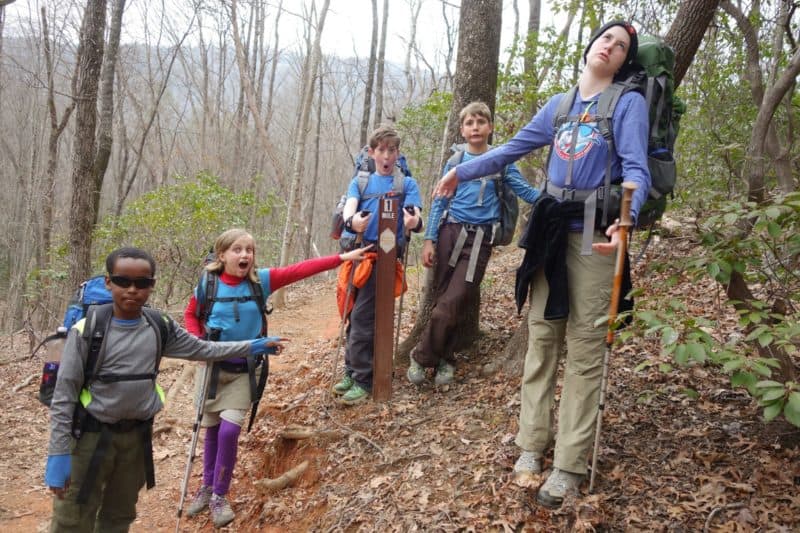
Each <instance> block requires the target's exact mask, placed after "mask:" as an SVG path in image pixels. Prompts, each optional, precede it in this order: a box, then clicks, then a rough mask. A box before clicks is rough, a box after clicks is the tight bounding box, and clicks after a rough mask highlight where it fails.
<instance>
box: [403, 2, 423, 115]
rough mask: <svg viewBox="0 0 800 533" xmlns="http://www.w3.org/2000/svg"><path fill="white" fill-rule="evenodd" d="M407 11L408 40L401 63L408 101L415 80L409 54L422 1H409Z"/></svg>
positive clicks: (412, 47) (414, 40) (415, 37)
mask: <svg viewBox="0 0 800 533" xmlns="http://www.w3.org/2000/svg"><path fill="white" fill-rule="evenodd" d="M409 9H410V11H411V19H410V21H409V31H408V40H407V41H406V55H405V61H404V62H403V73H404V74H405V76H406V94H407V96H408V98H409V99H410V98H411V96H412V95H413V94H414V81H415V78H414V76H413V74H412V72H411V54H412V52H413V51H414V49H415V48H416V43H417V20H419V12H420V9H422V0H409Z"/></svg>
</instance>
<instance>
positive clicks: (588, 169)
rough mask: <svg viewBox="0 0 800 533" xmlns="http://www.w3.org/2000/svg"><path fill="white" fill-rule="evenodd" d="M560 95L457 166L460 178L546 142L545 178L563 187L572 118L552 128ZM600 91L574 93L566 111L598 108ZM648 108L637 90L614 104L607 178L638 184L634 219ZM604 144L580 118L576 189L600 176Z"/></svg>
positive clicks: (642, 188) (642, 187) (643, 180)
mask: <svg viewBox="0 0 800 533" xmlns="http://www.w3.org/2000/svg"><path fill="white" fill-rule="evenodd" d="M563 97H564V94H557V95H555V96H553V97H552V98H550V100H549V101H548V102H547V103H546V104H545V106H544V107H543V108H542V109H541V110H540V111H539V112H538V113H536V115H535V116H534V117H533V119H532V120H531V121H530V122H529V123H528V124H527V125H526V126H525V127H523V128H522V129H521V130H520V131H519V132H517V134H516V135H515V136H514V137H513V138H512V139H511V140H509V141H508V142H507V143H505V144H503V145H501V146H498V147H497V148H495V149H493V150H489V151H488V152H486V153H485V154H483V155H481V156H480V157H476V158H474V159H471V160H469V161H466V162H464V163H462V164H460V165H458V167H456V174H457V176H458V180H459V181H467V180H472V179H476V178H480V177H481V176H487V175H490V174H494V173H495V172H499V171H500V170H501V169H502V168H503V167H504V166H505V165H508V164H509V163H512V162H514V161H516V160H518V159H519V158H521V157H522V156H524V155H526V154H528V153H529V152H531V151H533V150H535V149H536V148H541V147H543V146H547V145H551V144H552V149H553V153H552V156H551V157H550V161H549V165H548V168H547V174H548V179H549V180H551V181H552V183H553V185H556V186H557V187H564V186H565V180H566V176H567V165H568V160H569V148H570V146H571V141H572V129H573V127H574V123H572V122H567V123H565V124H563V125H562V126H561V127H560V128H559V129H558V131H555V127H554V122H553V119H554V116H555V114H556V110H557V109H558V105H559V102H560V101H561V98H563ZM599 97H600V95H599V94H597V95H594V96H592V97H591V98H588V99H583V98H581V96H580V91H578V93H577V94H576V97H575V102H574V103H573V105H572V108H571V110H570V113H569V115H576V116H577V115H580V114H582V113H584V112H586V114H587V116H591V115H593V114H594V113H596V112H597V102H598V100H599ZM648 129H649V125H648V110H647V104H646V102H645V99H644V97H642V95H641V94H639V93H636V92H628V93H625V94H624V95H622V97H621V98H620V99H619V102H618V103H617V106H616V108H615V109H614V115H613V117H612V131H613V134H614V144H615V148H616V150H615V153H613V154H611V175H612V179H614V178H619V177H622V179H623V180H624V181H632V182H634V183H636V184H637V185H638V188H637V189H636V192H635V193H634V195H633V201H632V203H631V216H632V217H633V218H634V220H635V219H636V217H637V216H638V213H639V209H640V208H641V206H642V204H643V203H644V201H645V200H646V199H647V194H648V191H649V190H650V171H649V170H648V168H647V136H648ZM607 156H608V144H607V142H606V141H605V139H603V136H602V134H601V133H600V130H599V128H598V125H597V122H595V121H588V122H582V123H581V125H580V127H579V129H578V135H577V139H576V142H575V160H574V163H573V171H572V183H571V186H572V187H574V188H575V189H581V190H582V189H587V190H591V189H595V188H597V187H599V186H600V185H602V184H603V182H604V181H605V171H606V159H607Z"/></svg>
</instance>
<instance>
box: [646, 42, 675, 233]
mask: <svg viewBox="0 0 800 533" xmlns="http://www.w3.org/2000/svg"><path fill="white" fill-rule="evenodd" d="M636 61H637V62H638V63H639V65H641V66H642V68H643V69H644V72H645V75H646V78H645V80H644V97H645V99H646V100H647V107H648V109H649V110H650V135H649V137H648V142H647V156H648V161H647V166H648V168H649V169H650V177H651V179H652V184H651V186H650V196H649V197H648V199H647V201H646V202H645V204H644V205H643V206H642V208H641V209H640V211H639V219H638V225H639V226H640V227H641V226H647V225H652V224H653V223H655V222H656V221H657V220H658V219H660V218H661V215H663V214H664V210H665V209H666V206H667V196H668V195H670V196H671V195H672V194H673V191H674V190H675V182H676V180H677V169H676V168H675V157H674V149H675V139H676V138H677V136H678V128H679V125H680V118H681V115H683V113H684V112H685V111H686V105H685V104H684V103H683V101H682V100H681V99H680V98H678V97H677V96H675V78H674V75H673V70H674V68H675V52H674V51H673V50H672V48H671V47H670V46H669V45H668V44H667V43H665V42H664V40H663V39H661V38H660V37H656V36H652V35H642V36H640V37H639V50H638V53H637V54H636Z"/></svg>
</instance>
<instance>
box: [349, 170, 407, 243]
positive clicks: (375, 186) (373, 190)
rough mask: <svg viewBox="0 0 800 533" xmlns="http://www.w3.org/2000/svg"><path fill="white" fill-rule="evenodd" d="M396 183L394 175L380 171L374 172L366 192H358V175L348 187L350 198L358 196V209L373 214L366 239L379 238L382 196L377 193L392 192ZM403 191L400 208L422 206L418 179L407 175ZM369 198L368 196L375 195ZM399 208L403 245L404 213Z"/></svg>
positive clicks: (398, 224) (374, 239) (399, 238)
mask: <svg viewBox="0 0 800 533" xmlns="http://www.w3.org/2000/svg"><path fill="white" fill-rule="evenodd" d="M393 185H394V176H381V175H380V174H378V173H375V172H374V173H372V174H371V175H370V177H369V180H368V181H367V186H366V187H365V188H364V193H363V195H362V194H359V192H358V177H357V176H356V177H354V178H353V180H352V181H351V182H350V186H349V187H348V188H347V197H348V198H358V199H359V202H358V211H363V210H367V211H369V212H370V213H371V214H372V216H371V217H370V218H369V223H368V224H367V229H366V231H365V232H364V240H366V241H372V242H375V241H377V240H378V219H379V218H380V207H381V206H380V203H379V201H380V197H379V196H377V195H384V194H386V193H390V192H392V189H393ZM403 191H404V192H405V198H404V199H403V205H402V206H399V208H400V209H402V207H405V206H409V205H411V206H414V207H420V208H421V207H422V199H421V198H420V195H419V187H418V186H417V180H415V179H414V178H412V177H410V176H405V177H404V179H403ZM373 195H376V196H375V197H372V198H367V197H368V196H373ZM400 209H398V216H397V243H398V245H402V244H403V243H404V242H405V232H404V231H403V215H402V211H401V210H400Z"/></svg>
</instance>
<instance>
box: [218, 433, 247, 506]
mask: <svg viewBox="0 0 800 533" xmlns="http://www.w3.org/2000/svg"><path fill="white" fill-rule="evenodd" d="M241 431H242V428H241V427H239V426H237V425H236V424H234V423H232V422H228V421H227V420H225V419H223V420H222V422H221V423H220V425H219V446H218V447H217V464H216V466H215V468H214V494H217V495H220V496H224V495H225V494H227V493H228V489H229V488H230V486H231V478H232V477H233V467H234V466H235V465H236V452H237V450H238V448H239V433H240V432H241Z"/></svg>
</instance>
